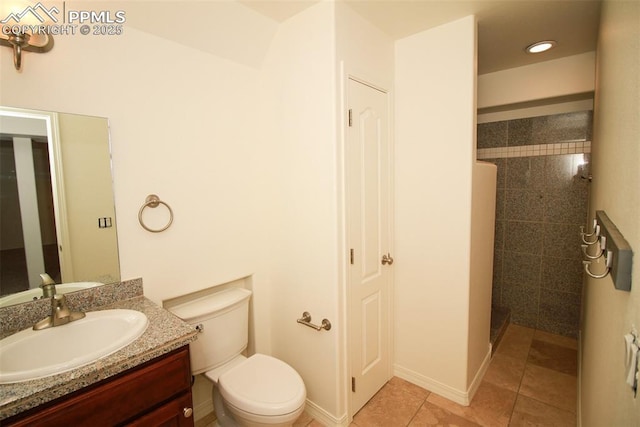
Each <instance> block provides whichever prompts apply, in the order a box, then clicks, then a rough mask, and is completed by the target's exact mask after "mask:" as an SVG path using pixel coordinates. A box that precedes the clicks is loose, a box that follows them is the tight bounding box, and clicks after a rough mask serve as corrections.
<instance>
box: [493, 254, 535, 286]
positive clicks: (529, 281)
mask: <svg viewBox="0 0 640 427" xmlns="http://www.w3.org/2000/svg"><path fill="white" fill-rule="evenodd" d="M541 264H542V257H541V256H540V255H528V254H519V253H516V252H507V251H505V252H504V255H503V261H502V284H503V285H504V286H506V285H518V286H535V287H539V286H540V277H541Z"/></svg>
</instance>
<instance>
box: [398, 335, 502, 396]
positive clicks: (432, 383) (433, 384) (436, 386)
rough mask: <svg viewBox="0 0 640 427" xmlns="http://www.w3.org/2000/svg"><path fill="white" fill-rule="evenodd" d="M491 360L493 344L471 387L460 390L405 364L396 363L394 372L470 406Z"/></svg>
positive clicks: (413, 382)
mask: <svg viewBox="0 0 640 427" xmlns="http://www.w3.org/2000/svg"><path fill="white" fill-rule="evenodd" d="M490 362H491V346H489V348H488V351H487V354H486V355H485V357H484V360H483V361H482V365H481V366H480V369H478V372H477V373H476V375H475V377H474V378H473V381H472V382H471V385H470V386H469V389H468V390H467V391H462V390H458V389H456V388H453V387H451V386H448V385H446V384H443V383H441V382H439V381H436V380H434V379H433V378H429V377H427V376H424V375H422V374H419V373H417V372H415V371H412V370H411V369H407V368H405V367H403V366H399V365H394V366H393V373H394V375H395V376H397V377H399V378H402V379H403V380H407V381H409V382H410V383H412V384H415V385H418V386H420V387H422V388H425V389H427V390H429V391H430V392H432V393H435V394H437V395H439V396H442V397H444V398H446V399H449V400H451V401H453V402H455V403H458V404H460V405H463V406H469V404H470V403H471V399H473V396H474V395H475V393H476V391H477V390H478V387H479V386H480V383H481V382H482V378H483V377H484V374H485V372H487V369H488V368H489V363H490Z"/></svg>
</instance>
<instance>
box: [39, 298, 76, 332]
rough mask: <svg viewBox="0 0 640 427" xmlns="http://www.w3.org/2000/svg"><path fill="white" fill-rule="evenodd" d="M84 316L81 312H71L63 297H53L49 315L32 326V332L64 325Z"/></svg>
mask: <svg viewBox="0 0 640 427" xmlns="http://www.w3.org/2000/svg"><path fill="white" fill-rule="evenodd" d="M85 316H86V314H84V313H83V312H81V311H71V310H70V309H69V306H67V298H66V297H65V296H64V295H62V294H60V295H53V296H52V297H51V315H50V316H47V317H45V318H44V319H42V320H40V321H39V322H37V323H36V324H35V325H33V330H34V331H39V330H41V329H47V328H51V327H54V326H60V325H64V324H67V323H69V322H73V321H74V320H79V319H82V318H83V317H85Z"/></svg>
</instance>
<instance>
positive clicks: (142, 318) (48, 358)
mask: <svg viewBox="0 0 640 427" xmlns="http://www.w3.org/2000/svg"><path fill="white" fill-rule="evenodd" d="M148 323H149V321H148V319H147V316H146V315H144V314H143V313H141V312H139V311H135V310H121V309H115V310H104V311H93V312H88V313H87V316H86V317H84V318H83V319H80V320H76V321H74V322H71V323H67V324H66V325H62V326H56V327H51V328H47V329H43V330H40V331H34V330H33V329H31V328H29V329H25V330H23V331H20V332H17V333H15V334H13V335H11V336H8V337H6V338H4V339H3V340H1V341H0V384H7V383H15V382H20V381H29V380H33V379H36V378H42V377H47V376H50V375H54V374H59V373H61V372H66V371H70V370H71V369H74V368H78V367H80V366H83V365H87V364H89V363H92V362H95V361H96V360H98V359H99V358H101V357H105V356H107V355H109V354H111V353H115V352H116V351H118V350H120V349H121V348H123V347H125V346H127V345H128V344H130V343H132V342H133V341H134V340H136V339H137V338H138V337H139V336H140V335H142V334H143V333H144V331H145V330H146V329H147V324H148Z"/></svg>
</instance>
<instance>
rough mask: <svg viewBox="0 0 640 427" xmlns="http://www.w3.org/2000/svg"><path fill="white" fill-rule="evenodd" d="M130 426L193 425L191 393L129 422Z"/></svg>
mask: <svg viewBox="0 0 640 427" xmlns="http://www.w3.org/2000/svg"><path fill="white" fill-rule="evenodd" d="M128 426H130V427H193V408H192V407H191V393H188V394H185V395H184V396H182V397H179V398H177V399H174V400H172V401H171V402H167V403H166V404H164V405H162V406H161V407H159V408H158V409H156V410H155V411H153V412H151V413H148V414H147V415H145V416H143V417H141V418H139V419H137V420H136V421H134V422H132V423H131V424H128Z"/></svg>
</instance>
